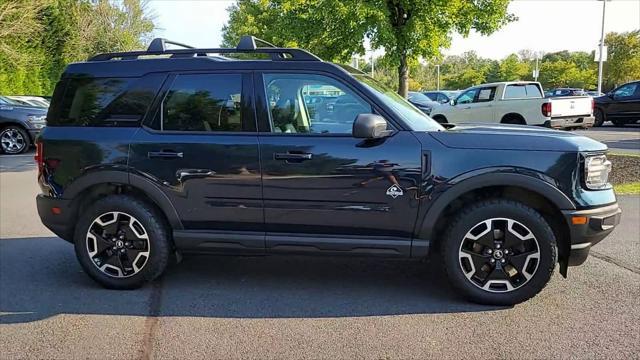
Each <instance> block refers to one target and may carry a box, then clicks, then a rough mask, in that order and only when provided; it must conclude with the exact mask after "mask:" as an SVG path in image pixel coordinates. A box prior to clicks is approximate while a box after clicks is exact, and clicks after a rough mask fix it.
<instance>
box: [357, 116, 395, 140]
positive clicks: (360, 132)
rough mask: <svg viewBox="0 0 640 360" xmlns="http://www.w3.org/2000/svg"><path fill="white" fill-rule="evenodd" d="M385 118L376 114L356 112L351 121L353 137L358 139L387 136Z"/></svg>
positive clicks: (388, 133) (389, 131) (389, 132)
mask: <svg viewBox="0 0 640 360" xmlns="http://www.w3.org/2000/svg"><path fill="white" fill-rule="evenodd" d="M391 133H392V131H391V130H387V120H385V119H384V118H383V117H382V116H380V115H377V114H358V116H356V120H355V121H354V122H353V137H354V138H358V139H380V138H384V137H387V136H389V135H390V134H391Z"/></svg>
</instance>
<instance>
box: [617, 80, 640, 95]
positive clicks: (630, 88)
mask: <svg viewBox="0 0 640 360" xmlns="http://www.w3.org/2000/svg"><path fill="white" fill-rule="evenodd" d="M637 86H638V84H635V83H631V84H627V85H623V86H621V87H619V88H618V89H617V90H616V91H615V92H614V93H613V97H614V98H616V99H618V98H628V97H632V96H633V93H634V92H635V91H636V87H637Z"/></svg>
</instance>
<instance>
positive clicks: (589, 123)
mask: <svg viewBox="0 0 640 360" xmlns="http://www.w3.org/2000/svg"><path fill="white" fill-rule="evenodd" d="M595 121H596V118H595V117H593V116H578V117H566V118H555V119H551V120H547V121H546V122H545V123H544V125H545V126H546V127H550V128H552V129H569V128H590V127H593V124H594V123H595Z"/></svg>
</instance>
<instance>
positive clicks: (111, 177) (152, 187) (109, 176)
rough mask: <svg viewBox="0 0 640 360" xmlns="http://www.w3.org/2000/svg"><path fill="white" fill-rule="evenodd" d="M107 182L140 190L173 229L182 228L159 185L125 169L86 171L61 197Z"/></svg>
mask: <svg viewBox="0 0 640 360" xmlns="http://www.w3.org/2000/svg"><path fill="white" fill-rule="evenodd" d="M108 183H115V184H124V185H129V186H131V187H133V188H136V189H138V190H140V191H141V192H142V193H144V194H145V195H146V196H147V197H149V199H151V201H153V203H154V204H155V205H156V206H158V208H160V210H161V211H162V212H163V213H164V215H165V216H166V217H167V220H168V221H169V225H171V227H172V228H173V229H175V230H182V229H183V227H182V222H181V221H180V217H179V216H178V212H177V211H176V209H175V207H174V206H173V204H172V203H171V200H169V197H168V196H167V195H166V194H165V193H164V192H163V191H162V190H161V189H160V187H159V186H158V185H156V184H155V183H154V182H153V181H152V180H150V179H148V178H146V177H144V176H141V175H137V174H132V173H129V172H127V171H126V170H96V171H91V172H88V173H86V174H85V175H83V176H81V177H79V178H78V179H76V180H75V181H74V182H73V183H71V184H70V185H69V186H68V187H67V189H65V191H64V194H63V197H64V198H66V199H75V198H76V197H77V196H78V195H79V194H80V193H82V192H83V191H85V190H87V189H88V188H90V187H92V186H95V185H100V184H108Z"/></svg>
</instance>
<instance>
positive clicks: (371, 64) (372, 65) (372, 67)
mask: <svg viewBox="0 0 640 360" xmlns="http://www.w3.org/2000/svg"><path fill="white" fill-rule="evenodd" d="M371 77H373V52H372V53H371Z"/></svg>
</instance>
